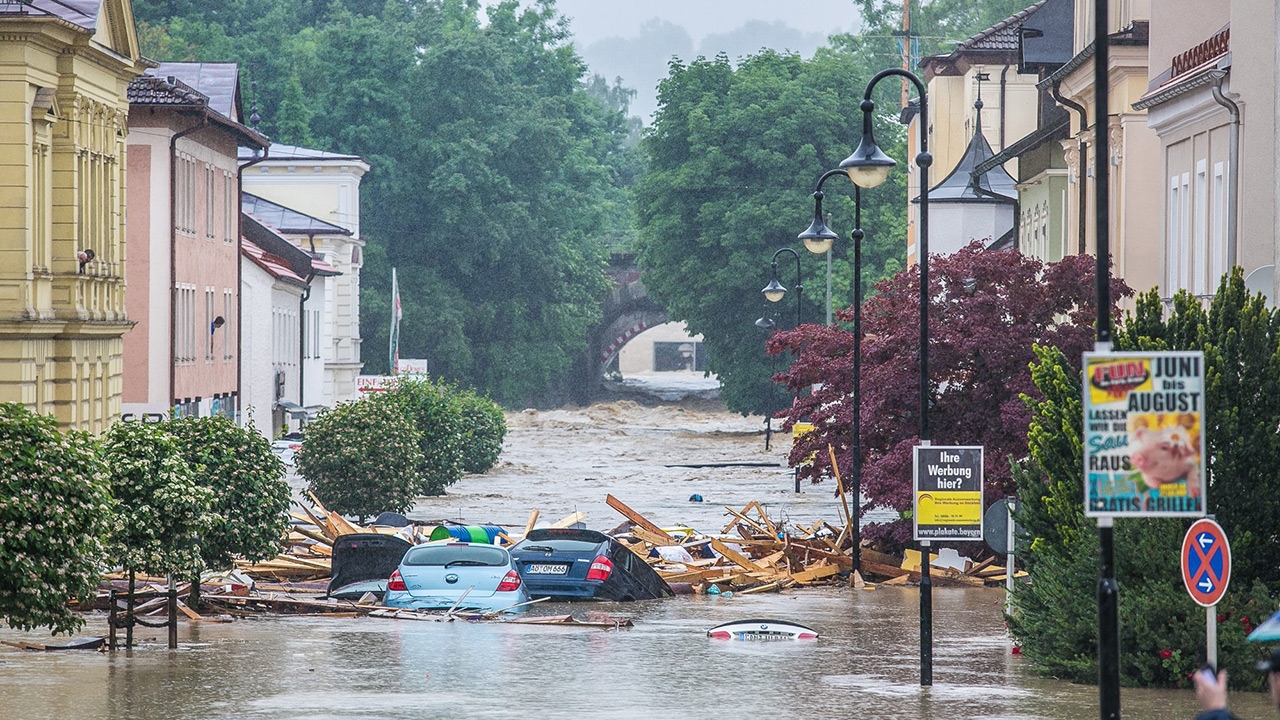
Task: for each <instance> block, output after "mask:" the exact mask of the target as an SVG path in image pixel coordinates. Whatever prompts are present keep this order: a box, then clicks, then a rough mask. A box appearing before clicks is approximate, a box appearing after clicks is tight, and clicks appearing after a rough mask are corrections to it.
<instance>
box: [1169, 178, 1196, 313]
mask: <svg viewBox="0 0 1280 720" xmlns="http://www.w3.org/2000/svg"><path fill="white" fill-rule="evenodd" d="M1190 184H1191V177H1190V175H1189V174H1188V173H1182V174H1181V175H1177V174H1175V175H1173V176H1172V177H1170V178H1169V216H1168V227H1167V228H1166V230H1165V292H1164V296H1165V297H1173V296H1174V294H1175V293H1177V292H1178V290H1180V289H1183V288H1186V287H1187V280H1188V275H1189V274H1190V273H1189V269H1190V268H1189V265H1190V263H1191V253H1190V252H1189V251H1190V248H1189V247H1188V246H1189V245H1190V238H1189V237H1187V236H1188V232H1187V230H1188V225H1189V222H1190V218H1189V217H1187V216H1188V215H1189V214H1190V213H1189V210H1190V208H1189V207H1188V206H1189V204H1190V203H1189V200H1190V198H1188V197H1187V196H1188V195H1189V194H1190V193H1189V190H1190V188H1189V187H1188V186H1189V185H1190Z"/></svg>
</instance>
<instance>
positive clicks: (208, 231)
mask: <svg viewBox="0 0 1280 720" xmlns="http://www.w3.org/2000/svg"><path fill="white" fill-rule="evenodd" d="M214 192H215V191H214V187H213V166H212V165H208V164H206V165H205V166H204V236H205V238H207V239H209V240H212V239H213V238H215V237H217V231H216V228H215V226H214V224H213V218H214V209H215V208H214V205H215V203H214V198H216V197H217V195H215V194H214Z"/></svg>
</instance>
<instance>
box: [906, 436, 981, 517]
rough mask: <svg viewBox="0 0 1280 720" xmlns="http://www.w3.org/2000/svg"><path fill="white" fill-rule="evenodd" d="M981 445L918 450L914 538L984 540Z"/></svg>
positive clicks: (916, 451)
mask: <svg viewBox="0 0 1280 720" xmlns="http://www.w3.org/2000/svg"><path fill="white" fill-rule="evenodd" d="M982 460H983V457H982V448H981V447H950V446H943V445H920V446H917V447H916V449H915V508H914V510H915V539H916V540H981V539H982Z"/></svg>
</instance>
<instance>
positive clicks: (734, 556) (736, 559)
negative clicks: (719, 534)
mask: <svg viewBox="0 0 1280 720" xmlns="http://www.w3.org/2000/svg"><path fill="white" fill-rule="evenodd" d="M711 547H713V548H715V550H716V552H718V553H720V554H721V555H723V556H724V557H725V559H726V560H728V561H729V562H732V563H733V564H734V565H738V566H739V567H744V568H746V569H748V570H751V571H754V572H762V571H764V568H762V567H760V566H759V565H756V564H755V563H753V562H751V561H750V560H748V559H747V558H746V557H745V556H744V555H742V554H741V553H738V552H736V551H735V550H734V549H733V548H731V547H729V546H728V545H725V544H724V543H722V542H720V541H719V540H712V541H711Z"/></svg>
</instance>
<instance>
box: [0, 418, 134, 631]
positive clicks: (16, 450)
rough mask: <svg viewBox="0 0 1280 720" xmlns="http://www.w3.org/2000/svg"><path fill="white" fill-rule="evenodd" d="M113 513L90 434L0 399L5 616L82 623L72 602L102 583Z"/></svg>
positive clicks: (72, 626) (57, 624) (0, 598)
mask: <svg viewBox="0 0 1280 720" xmlns="http://www.w3.org/2000/svg"><path fill="white" fill-rule="evenodd" d="M111 512H112V503H111V494H110V492H109V489H108V485H107V478H106V473H105V471H104V468H103V466H102V463H101V462H100V461H99V460H98V458H97V456H96V455H95V454H94V451H93V443H92V441H91V440H90V439H89V437H88V436H87V435H84V434H82V433H78V432H70V433H67V434H66V435H64V434H62V433H60V432H59V431H58V424H57V422H56V421H55V420H54V419H53V418H51V417H47V416H41V415H36V414H35V413H32V412H30V411H29V410H27V409H25V408H23V407H22V406H21V405H17V404H14V403H5V404H0V618H3V619H4V620H5V622H7V623H8V624H9V625H10V626H12V627H15V628H18V629H20V630H32V629H34V628H37V627H47V628H50V629H51V630H52V632H54V633H63V632H70V631H73V630H76V629H78V628H79V627H80V626H82V625H83V624H84V620H83V619H81V617H80V616H79V615H78V614H75V613H73V612H71V610H70V609H69V608H68V607H67V602H68V601H69V600H76V599H85V598H88V597H91V596H92V595H93V592H94V590H96V589H97V585H98V580H99V577H100V575H101V567H102V563H103V559H104V551H103V546H102V538H103V537H104V536H105V535H106V534H107V530H108V528H109V522H110V517H111Z"/></svg>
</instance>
